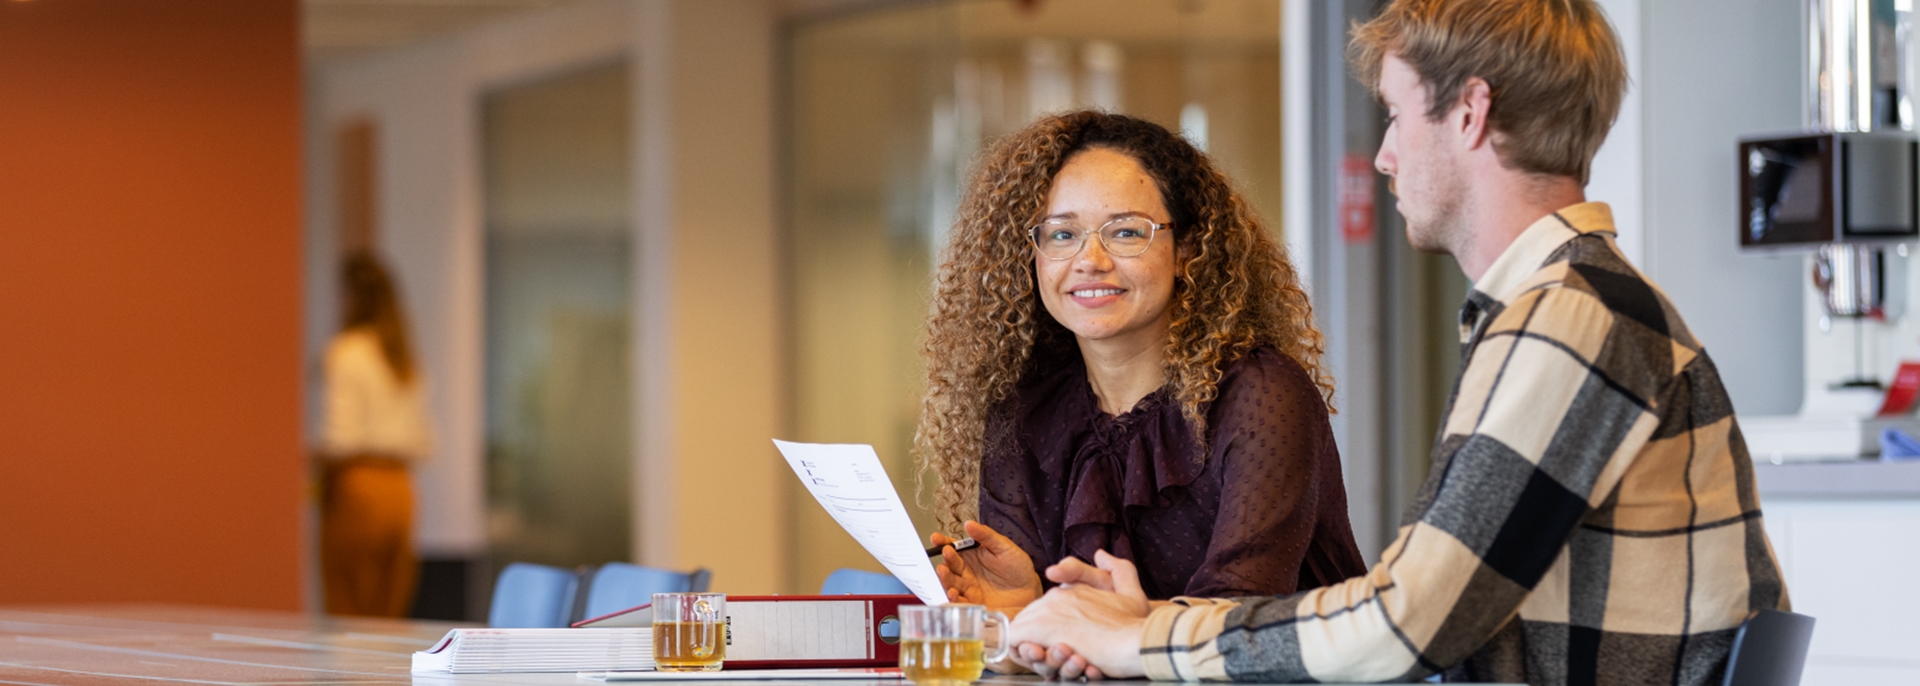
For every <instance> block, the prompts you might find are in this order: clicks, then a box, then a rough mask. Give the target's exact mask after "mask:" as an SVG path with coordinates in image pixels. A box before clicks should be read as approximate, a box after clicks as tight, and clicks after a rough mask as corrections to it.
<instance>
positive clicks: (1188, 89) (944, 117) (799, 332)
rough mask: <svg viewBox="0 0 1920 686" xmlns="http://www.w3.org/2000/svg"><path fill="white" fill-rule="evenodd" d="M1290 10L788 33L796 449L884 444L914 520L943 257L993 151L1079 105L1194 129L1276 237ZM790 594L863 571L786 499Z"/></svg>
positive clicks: (970, 3) (897, 16) (831, 532)
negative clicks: (852, 569)
mask: <svg viewBox="0 0 1920 686" xmlns="http://www.w3.org/2000/svg"><path fill="white" fill-rule="evenodd" d="M1279 13H1280V9H1279V5H1278V3H1274V2H1271V0H1047V1H1045V2H1010V1H1008V0H945V1H940V2H913V3H901V4H898V5H891V6H883V7H881V8H879V9H873V10H867V11H862V12H856V13H847V14H839V15H834V16H830V17H827V18H821V19H814V20H808V21H804V22H801V23H798V24H796V25H794V26H793V27H792V30H791V32H790V34H789V40H788V43H787V45H786V48H785V50H786V51H787V54H786V57H787V59H786V60H784V63H785V64H787V65H788V69H789V70H790V71H789V73H788V74H787V79H788V83H789V87H788V91H787V92H788V93H790V96H789V101H788V108H789V109H788V113H789V120H788V121H789V127H790V128H789V129H788V131H787V134H788V138H787V140H788V141H789V145H790V149H789V153H788V160H787V172H788V173H787V175H786V178H787V179H788V181H787V183H788V188H787V195H788V197H787V203H788V205H787V207H788V210H787V211H788V217H787V219H788V222H789V227H790V232H789V234H788V235H789V245H788V246H787V247H788V250H787V254H788V255H789V259H790V262H789V263H788V269H789V283H791V284H792V288H791V290H790V291H789V293H788V295H787V297H788V298H790V302H789V303H788V304H789V307H788V308H787V310H786V311H788V312H789V313H791V314H790V317H791V320H790V322H789V332H790V336H791V338H790V340H791V341H792V346H793V349H792V353H791V369H792V373H793V379H792V386H791V389H792V390H791V392H792V394H793V397H792V401H793V402H792V403H791V405H790V406H791V407H792V408H793V415H792V418H791V421H792V426H793V429H794V436H795V438H796V439H798V440H804V441H823V442H846V443H871V444H873V445H874V447H875V448H876V449H877V450H878V451H879V453H880V456H881V458H882V460H883V461H885V462H886V465H887V469H888V472H889V474H890V475H891V476H892V478H893V481H894V483H895V485H896V486H897V487H898V488H899V489H900V490H901V493H902V495H903V498H904V499H905V500H906V501H907V505H908V509H909V510H910V511H911V512H913V513H914V517H915V523H916V524H917V525H918V526H919V528H920V530H921V531H922V532H929V531H932V530H933V519H932V517H931V516H929V515H928V513H927V512H926V511H925V508H924V506H925V505H926V504H928V503H929V502H930V501H931V492H932V491H931V487H932V483H931V475H929V476H928V478H929V483H928V484H927V485H926V487H925V488H919V489H916V485H915V479H914V467H913V460H912V457H911V454H910V450H911V448H912V439H913V430H914V424H915V421H916V420H917V417H918V413H919V401H920V389H921V363H920V358H919V344H920V339H921V332H922V329H923V321H922V320H923V318H924V316H925V312H926V305H927V299H928V297H929V284H930V276H931V272H932V268H933V265H934V261H935V259H936V253H937V251H938V250H939V249H940V248H941V246H942V244H943V242H944V237H945V234H946V232H947V229H948V226H949V224H950V223H951V221H952V218H953V212H954V208H955V206H956V205H957V204H958V202H959V193H960V185H961V184H962V183H963V182H964V179H965V177H966V174H967V171H968V169H969V165H970V164H971V163H972V161H973V160H974V158H975V157H976V156H977V155H978V154H979V153H980V151H981V150H982V148H983V146H985V145H986V144H987V143H989V142H990V141H992V140H993V139H994V138H995V137H996V136H1000V135H1003V134H1006V133H1009V132H1011V131H1013V130H1016V129H1018V128H1019V127H1021V126H1023V125H1025V124H1026V123H1027V122H1029V121H1031V120H1032V119H1033V118H1034V117H1036V116H1037V115H1040V114H1042V113H1046V112H1054V111H1060V110H1065V109H1071V108H1078V107H1097V108H1101V109H1106V110H1110V111H1115V112H1121V113H1125V114H1131V115H1135V116H1139V117H1143V118H1146V119H1150V120H1152V121H1155V122H1158V123H1160V124H1162V125H1165V126H1167V127H1169V128H1172V129H1175V130H1179V131H1182V132H1183V133H1185V134H1186V135H1187V136H1188V137H1189V138H1190V139H1192V140H1193V141H1194V142H1196V143H1198V144H1199V145H1200V146H1201V147H1203V148H1204V149H1206V150H1207V151H1208V152H1209V153H1211V154H1212V155H1213V156H1214V157H1215V158H1217V159H1218V160H1219V161H1220V162H1221V163H1222V164H1223V165H1225V166H1226V168H1227V171H1228V173H1229V174H1231V175H1232V177H1233V178H1234V179H1235V180H1236V181H1237V182H1239V184H1240V185H1241V187H1242V190H1243V191H1244V192H1245V193H1246V195H1247V197H1249V198H1250V199H1251V200H1252V202H1253V204H1254V205H1255V208H1256V209H1257V210H1258V211H1259V212H1260V213H1261V215H1262V216H1263V217H1265V218H1266V220H1267V221H1268V223H1269V225H1270V226H1272V227H1273V228H1274V230H1275V231H1276V232H1277V231H1278V230H1279V227H1278V222H1279V218H1280V216H1281V214H1280V211H1281V208H1280V198H1281V184H1280V169H1281V150H1280V46H1279V36H1280V16H1279ZM792 488H793V491H794V492H793V494H792V495H793V497H792V498H791V499H790V503H791V504H790V506H791V507H792V508H793V517H792V518H791V519H790V520H789V521H790V522H791V523H790V526H791V531H790V535H791V537H792V540H793V548H792V549H793V550H794V551H795V553H794V561H793V564H794V567H793V569H792V570H791V572H790V576H789V579H788V586H789V587H790V588H791V589H793V590H795V591H806V590H810V589H815V588H818V586H819V583H820V581H821V579H823V578H825V576H826V575H827V573H829V572H831V571H832V570H833V569H834V568H835V567H839V566H843V565H846V564H848V562H849V561H851V560H866V561H868V567H869V568H871V569H879V568H880V567H879V565H878V563H875V562H871V561H870V560H869V558H867V557H866V556H865V554H864V553H863V552H862V551H861V550H860V547H859V545H858V544H856V543H854V542H853V540H852V539H851V538H850V537H848V536H847V535H846V534H845V533H844V532H842V531H841V530H840V528H839V527H838V526H837V525H835V524H834V523H833V521H832V520H831V519H830V518H829V517H828V516H827V515H826V514H825V513H824V512H821V511H820V508H819V506H818V505H816V504H815V503H814V502H813V500H812V499H811V498H809V497H807V496H806V495H805V493H804V492H802V491H801V490H800V488H799V486H798V485H794V486H792Z"/></svg>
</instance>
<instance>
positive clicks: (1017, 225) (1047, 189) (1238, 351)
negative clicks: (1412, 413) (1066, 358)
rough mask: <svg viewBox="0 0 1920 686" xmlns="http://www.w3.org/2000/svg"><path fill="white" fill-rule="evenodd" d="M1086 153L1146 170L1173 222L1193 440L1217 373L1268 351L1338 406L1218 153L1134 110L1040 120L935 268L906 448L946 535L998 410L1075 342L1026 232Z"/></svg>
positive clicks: (1013, 146) (968, 496) (1182, 362)
mask: <svg viewBox="0 0 1920 686" xmlns="http://www.w3.org/2000/svg"><path fill="white" fill-rule="evenodd" d="M1095 147H1098V148H1106V149H1110V150H1114V151H1117V152H1121V153H1124V154H1127V155H1129V156H1131V157H1133V158H1134V159H1135V160H1136V161H1138V162H1139V163H1140V164H1141V166H1142V167H1145V169H1146V171H1147V173H1148V174H1149V175H1151V176H1152V177H1153V178H1154V180H1155V181H1156V182H1157V183H1158V186H1159V189H1160V195H1161V197H1162V198H1163V199H1164V201H1165V203H1166V206H1167V209H1168V211H1169V214H1170V215H1171V218H1172V224H1173V227H1174V228H1173V231H1172V235H1173V239H1174V241H1175V246H1176V254H1177V255H1179V258H1178V259H1179V260H1180V261H1181V264H1180V269H1179V272H1178V274H1177V276H1176V277H1175V280H1174V287H1173V304H1172V309H1173V311H1172V317H1171V319H1172V323H1171V327H1170V331H1169V338H1170V340H1169V342H1168V346H1167V352H1166V360H1165V363H1164V364H1165V365H1166V376H1167V385H1168V386H1169V387H1170V389H1171V392H1172V396H1173V399H1174V400H1175V401H1176V402H1178V403H1179V404H1180V409H1181V413H1182V415H1183V416H1185V418H1186V420H1187V421H1188V422H1189V423H1190V424H1191V425H1192V426H1193V427H1194V429H1195V431H1194V435H1196V436H1202V437H1204V436H1205V435H1206V431H1205V429H1206V408H1207V406H1208V404H1209V403H1211V402H1212V401H1213V399H1214V397H1215V395H1216V394H1217V392H1218V386H1219V383H1220V377H1221V375H1222V374H1223V373H1224V372H1225V368H1226V366H1227V365H1228V364H1229V363H1231V362H1233V361H1234V360H1236V359H1238V358H1239V357H1240V356H1241V355H1243V354H1245V353H1246V352H1247V351H1248V350H1250V349H1252V348H1253V347H1255V346H1257V345H1262V344H1264V345H1271V346H1273V347H1274V348H1276V349H1278V350H1279V351H1280V352H1281V353H1283V354H1285V355H1287V356H1288V357H1290V358H1292V359H1293V360H1294V361H1296V362H1298V363H1300V366H1302V367H1304V368H1305V369H1306V370H1307V372H1308V374H1310V375H1311V376H1312V377H1313V379H1314V382H1315V383H1316V384H1317V385H1318V386H1319V387H1320V392H1321V394H1322V398H1321V399H1322V401H1323V402H1327V403H1328V406H1329V410H1331V409H1332V407H1331V404H1332V398H1333V381H1332V379H1331V378H1330V377H1329V376H1328V375H1327V373H1326V370H1325V369H1323V368H1321V366H1320V355H1321V353H1322V352H1323V344H1322V340H1321V336H1320V331H1319V330H1318V329H1315V328H1314V326H1313V307H1312V305H1310V304H1308V302H1307V294H1306V291H1304V290H1302V289H1301V287H1300V277H1299V274H1298V273H1296V272H1295V271H1294V269H1293V265H1292V264H1291V263H1290V262H1288V261H1287V255H1286V251H1285V249H1284V248H1283V247H1281V245H1280V244H1279V243H1277V242H1276V241H1274V240H1273V238H1271V237H1270V236H1269V235H1268V233H1267V230H1266V228H1265V226H1264V225H1263V224H1262V222H1261V221H1260V218H1259V217H1258V216H1256V214H1255V213H1254V211H1253V208H1252V207H1250V206H1249V205H1248V204H1247V202H1246V201H1245V200H1244V199H1242V198H1241V197H1240V194H1239V193H1237V192H1235V190H1234V188H1233V183H1232V182H1231V181H1230V180H1229V179H1228V178H1227V176H1226V174H1224V173H1222V172H1221V171H1220V169H1219V168H1218V167H1216V166H1215V165H1214V163H1213V160H1212V159H1210V158H1208V157H1207V156H1206V154H1205V153H1202V152H1200V151H1199V150H1197V149H1195V148H1194V147H1193V145H1192V144H1190V143H1188V142H1187V141H1186V139H1184V138H1181V137H1179V136H1177V135H1175V134H1173V133H1172V132H1170V131H1168V130H1167V129H1166V128H1165V127H1162V126H1160V125H1158V124H1155V123H1152V122H1149V121H1145V120H1142V119H1136V118H1134V117H1128V116H1124V115H1118V114H1109V113H1105V112H1098V111H1078V112H1069V113H1065V114H1059V115H1053V116H1048V117H1044V118H1042V119H1040V120H1039V121H1036V122H1034V123H1032V124H1030V125H1028V126H1027V127H1026V128H1024V129H1022V130H1020V131H1018V132H1015V133H1013V134H1011V135H1008V136H1006V137H1005V138H1002V139H1000V140H999V141H998V142H996V143H995V144H994V145H993V147H992V149H990V150H989V151H988V152H987V154H986V156H985V157H984V158H982V159H981V161H980V162H979V164H978V166H977V167H976V168H975V170H974V172H973V176H972V179H971V180H970V181H969V183H968V184H967V191H966V196H965V197H964V198H963V199H962V201H961V204H960V208H959V213H958V217H956V218H955V220H954V224H953V230H952V232H951V234H950V236H949V238H948V242H947V246H946V248H945V250H944V251H943V253H942V256H941V261H940V266H939V268H938V270H937V271H936V273H935V275H934V292H933V302H932V306H931V307H930V308H929V312H928V315H927V340H926V344H925V345H924V347H923V348H922V351H921V352H922V354H923V355H924V356H925V358H926V364H927V385H926V396H925V397H924V398H923V399H922V400H921V404H920V425H919V427H918V430H917V431H916V432H915V433H914V453H915V454H916V456H917V457H918V458H919V461H920V470H919V471H920V474H921V475H924V474H925V472H926V471H928V470H931V471H933V472H934V473H935V475H936V476H937V477H938V478H939V486H938V487H937V490H936V491H935V494H934V514H935V515H936V516H937V517H938V518H939V521H940V524H941V526H942V527H943V528H946V529H948V530H950V531H957V530H958V529H959V526H960V523H961V522H962V521H964V520H967V519H972V518H974V517H976V516H977V515H978V512H977V508H978V505H979V502H978V495H977V493H978V489H979V484H980V462H981V458H982V455H983V454H984V451H985V449H986V448H987V447H988V445H989V444H990V440H992V441H997V440H1001V439H989V438H988V433H989V429H988V419H989V414H991V410H992V408H993V407H994V406H995V405H997V404H999V403H1001V402H1003V401H1005V400H1007V399H1008V398H1009V397H1011V395H1012V393H1013V390H1014V387H1015V386H1016V385H1017V384H1018V383H1019V381H1020V379H1021V378H1022V377H1023V376H1025V375H1026V374H1027V373H1028V372H1029V371H1031V366H1032V365H1034V364H1035V362H1036V360H1039V359H1053V356H1052V355H1050V354H1044V353H1051V352H1053V351H1061V350H1066V349H1067V348H1069V347H1071V346H1073V345H1075V343H1074V338H1073V333H1072V332H1069V331H1067V329H1066V328H1065V327H1063V326H1061V325H1060V323H1059V322H1056V321H1054V319H1053V316H1052V315H1050V314H1048V313H1047V311H1046V308H1045V307H1044V306H1043V305H1042V304H1041V303H1040V298H1039V294H1038V291H1037V286H1036V283H1035V280H1034V278H1035V277H1034V254H1033V251H1032V247H1031V246H1032V244H1031V242H1030V241H1029V240H1028V237H1027V236H1028V234H1027V231H1028V229H1029V228H1030V227H1032V226H1033V225H1034V224H1036V223H1037V222H1038V221H1039V218H1040V217H1041V216H1042V215H1043V214H1044V213H1045V211H1046V205H1047V198H1048V195H1049V194H1050V193H1051V190H1052V185H1053V178H1054V175H1055V174H1057V173H1059V171H1060V168H1061V167H1062V166H1063V165H1065V164H1066V162H1067V160H1068V159H1069V158H1071V157H1072V156H1073V155H1074V154H1075V153H1078V152H1080V151H1082V150H1086V149H1089V148H1095ZM1036 352H1039V353H1043V354H1038V355H1037V354H1036ZM995 433H996V435H997V434H998V433H999V432H997V431H996V432H995ZM1202 440H1204V439H1202Z"/></svg>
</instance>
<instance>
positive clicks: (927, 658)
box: [900, 603, 1011, 686]
mask: <svg viewBox="0 0 1920 686" xmlns="http://www.w3.org/2000/svg"><path fill="white" fill-rule="evenodd" d="M989 619H991V620H992V622H993V623H994V625H995V626H994V627H993V628H994V630H995V631H994V632H993V633H994V634H995V636H994V638H995V642H997V643H998V644H999V645H998V646H997V650H995V652H994V653H993V654H992V655H987V654H986V652H987V650H986V647H987V643H988V641H987V634H988V630H987V625H988V620H989ZM1006 635H1007V616H1006V615H1004V614H1001V613H999V612H994V611H992V610H988V609H987V608H986V607H984V606H980V605H964V604H960V603H948V604H946V605H938V606H928V605H906V606H902V607H901V608H900V672H901V675H902V676H905V677H906V678H908V679H911V680H913V682H914V683H915V684H920V686H959V685H960V684H967V683H972V682H973V681H975V680H977V679H979V678H980V673H981V672H984V671H986V668H987V663H989V662H999V661H1001V660H1005V659H1007V653H1008V652H1009V649H1010V648H1011V645H1009V643H1008V642H1007V641H1006V639H1005V637H1006Z"/></svg>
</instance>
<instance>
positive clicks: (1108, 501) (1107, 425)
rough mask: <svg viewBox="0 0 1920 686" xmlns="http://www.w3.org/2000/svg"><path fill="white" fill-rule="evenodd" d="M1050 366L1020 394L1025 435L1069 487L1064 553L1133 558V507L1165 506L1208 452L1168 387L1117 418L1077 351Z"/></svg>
mask: <svg viewBox="0 0 1920 686" xmlns="http://www.w3.org/2000/svg"><path fill="white" fill-rule="evenodd" d="M1063 357H1066V358H1067V359H1060V360H1058V361H1057V362H1055V363H1054V364H1050V365H1048V366H1049V367H1050V368H1051V369H1050V370H1049V373H1046V374H1039V375H1035V376H1036V377H1037V378H1035V379H1034V381H1035V383H1034V384H1032V385H1031V386H1029V387H1028V388H1026V389H1023V392H1022V393H1021V394H1020V395H1021V398H1022V400H1023V402H1022V403H1021V404H1022V406H1023V407H1022V410H1023V411H1022V419H1023V421H1022V428H1021V433H1022V434H1023V437H1024V438H1025V439H1026V440H1027V442H1028V448H1029V450H1030V451H1031V454H1032V455H1033V456H1034V458H1035V459H1036V460H1037V461H1038V464H1037V465H1036V466H1038V467H1039V468H1040V470H1041V471H1042V472H1043V473H1044V474H1046V476H1047V477H1048V479H1047V480H1048V482H1049V483H1053V484H1064V485H1065V491H1066V492H1065V494H1064V495H1065V501H1064V502H1065V505H1066V511H1065V513H1064V514H1065V516H1064V518H1063V521H1062V524H1063V525H1064V528H1065V539H1064V540H1063V541H1062V543H1063V545H1064V547H1065V548H1066V550H1064V551H1061V552H1062V553H1065V554H1072V555H1075V556H1078V557H1081V558H1083V559H1086V560H1092V559H1093V554H1094V552H1095V551H1098V550H1102V549H1104V550H1106V551H1108V552H1111V553H1113V554H1115V555H1119V556H1121V557H1126V558H1129V559H1131V558H1133V557H1134V554H1133V553H1134V551H1133V544H1132V540H1131V538H1130V537H1129V536H1128V535H1127V529H1128V519H1129V517H1128V513H1127V510H1128V509H1129V508H1153V507H1166V506H1168V505H1170V504H1171V502H1172V501H1171V499H1170V498H1169V497H1168V493H1169V492H1171V491H1173V490H1174V489H1179V488H1182V487H1185V486H1187V485H1188V484H1191V483H1193V482H1194V481H1195V480H1196V479H1198V478H1200V474H1201V472H1202V471H1203V470H1204V469H1205V467H1206V455H1204V454H1203V453H1202V452H1201V450H1200V444H1199V441H1197V440H1195V436H1194V434H1193V430H1192V427H1190V426H1189V425H1188V424H1187V421H1186V418H1185V417H1184V416H1182V415H1181V413H1180V405H1179V403H1177V402H1174V401H1173V399H1172V397H1171V393H1170V392H1169V389H1168V388H1166V387H1161V388H1160V389H1157V390H1155V391H1154V392H1152V393H1149V394H1147V396H1146V397H1145V398H1142V399H1141V400H1140V402H1139V403H1137V404H1135V405H1134V406H1133V408H1132V409H1130V410H1128V411H1127V412H1125V413H1123V414H1120V415H1118V416H1113V415H1108V414H1106V413H1105V412H1101V411H1100V404H1099V400H1098V398H1096V397H1095V396H1094V393H1093V387H1092V385H1091V384H1089V383H1088V382H1087V372H1086V365H1085V364H1084V363H1083V362H1082V361H1081V359H1080V356H1079V354H1078V351H1074V354H1072V355H1070V356H1063Z"/></svg>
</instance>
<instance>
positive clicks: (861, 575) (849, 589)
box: [820, 569, 913, 595]
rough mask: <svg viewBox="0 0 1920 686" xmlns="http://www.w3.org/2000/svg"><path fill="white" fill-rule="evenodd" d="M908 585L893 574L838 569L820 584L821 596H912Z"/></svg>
mask: <svg viewBox="0 0 1920 686" xmlns="http://www.w3.org/2000/svg"><path fill="white" fill-rule="evenodd" d="M912 593H913V591H911V590H909V589H908V588H907V585H906V584H903V583H900V580H899V579H895V578H893V575H892V574H880V573H877V572H866V571H861V570H858V569H836V570H833V573H832V574H828V575H827V580H826V581H825V582H824V583H821V584H820V595H841V594H853V595H900V594H912Z"/></svg>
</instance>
